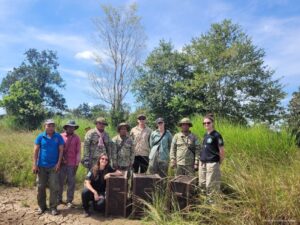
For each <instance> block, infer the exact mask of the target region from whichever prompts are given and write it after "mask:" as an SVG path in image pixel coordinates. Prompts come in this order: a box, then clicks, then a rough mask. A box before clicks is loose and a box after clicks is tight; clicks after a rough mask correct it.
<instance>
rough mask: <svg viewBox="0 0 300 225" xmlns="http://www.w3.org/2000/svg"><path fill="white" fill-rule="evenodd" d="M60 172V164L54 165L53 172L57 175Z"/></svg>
mask: <svg viewBox="0 0 300 225" xmlns="http://www.w3.org/2000/svg"><path fill="white" fill-rule="evenodd" d="M59 170H60V163H57V164H56V165H55V172H56V173H57V172H58V171H59Z"/></svg>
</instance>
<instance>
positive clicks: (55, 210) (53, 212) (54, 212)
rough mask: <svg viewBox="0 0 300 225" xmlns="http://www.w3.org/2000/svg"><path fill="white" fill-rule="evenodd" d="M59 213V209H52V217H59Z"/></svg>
mask: <svg viewBox="0 0 300 225" xmlns="http://www.w3.org/2000/svg"><path fill="white" fill-rule="evenodd" d="M58 214H59V213H58V211H57V209H51V215H52V216H56V215H58Z"/></svg>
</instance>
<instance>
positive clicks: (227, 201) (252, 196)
mask: <svg viewBox="0 0 300 225" xmlns="http://www.w3.org/2000/svg"><path fill="white" fill-rule="evenodd" d="M192 121H193V128H192V131H193V133H195V134H196V135H197V136H198V138H199V139H201V140H202V137H203V134H204V133H205V131H204V128H203V125H202V122H203V118H202V117H200V116H195V117H194V118H193V119H192ZM215 128H216V130H218V131H219V132H220V133H221V134H222V136H223V138H224V140H225V151H226V159H225V161H224V163H223V164H222V165H221V170H222V191H223V194H222V195H220V196H218V197H217V198H216V200H215V204H213V205H208V204H206V203H205V202H206V201H205V198H206V197H205V196H203V195H199V196H197V197H196V198H195V201H196V204H194V205H192V206H190V207H189V208H188V209H189V210H188V209H185V210H182V211H179V210H175V211H173V212H171V213H167V212H166V210H165V207H164V205H165V202H164V201H163V200H164V199H165V196H163V197H160V198H156V197H154V201H155V202H154V203H153V204H152V205H151V207H150V206H148V207H147V208H148V217H147V219H148V220H149V219H150V220H152V221H155V224H236V225H243V224H257V225H262V224H298V223H299V221H300V198H299V195H300V179H299V175H298V174H299V169H300V163H299V162H300V154H299V152H298V150H297V148H296V146H295V144H294V143H295V142H294V140H293V138H291V137H290V135H288V133H287V132H286V131H280V132H275V131H272V130H269V129H268V128H267V127H266V126H263V125H256V126H253V127H246V126H242V125H238V124H232V123H230V122H228V121H226V120H220V121H218V120H217V121H216V123H215ZM295 221H297V222H295Z"/></svg>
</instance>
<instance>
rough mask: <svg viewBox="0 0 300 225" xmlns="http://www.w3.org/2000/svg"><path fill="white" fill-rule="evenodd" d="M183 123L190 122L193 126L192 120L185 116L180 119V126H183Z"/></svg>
mask: <svg viewBox="0 0 300 225" xmlns="http://www.w3.org/2000/svg"><path fill="white" fill-rule="evenodd" d="M182 124H189V125H190V127H192V126H193V124H192V122H191V120H190V119H189V118H183V119H181V120H180V122H179V123H178V126H181V125H182Z"/></svg>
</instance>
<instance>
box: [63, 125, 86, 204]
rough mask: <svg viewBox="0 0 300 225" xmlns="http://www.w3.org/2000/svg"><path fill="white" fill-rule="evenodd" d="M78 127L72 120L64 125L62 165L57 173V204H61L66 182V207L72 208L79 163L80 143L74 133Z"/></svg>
mask: <svg viewBox="0 0 300 225" xmlns="http://www.w3.org/2000/svg"><path fill="white" fill-rule="evenodd" d="M78 128H79V126H78V125H77V124H76V122H75V121H74V120H70V121H69V122H68V123H67V124H65V125H64V130H65V132H64V133H62V134H61V136H62V137H63V139H64V141H65V145H64V154H63V163H62V166H61V170H60V172H59V186H60V187H59V194H58V202H59V203H62V199H63V196H62V195H63V190H64V184H65V182H66V181H67V186H68V189H67V207H68V208H71V207H72V201H73V199H74V192H75V176H76V172H77V168H78V165H79V162H80V150H81V142H80V138H79V136H78V135H76V134H75V133H74V131H75V130H77V129H78Z"/></svg>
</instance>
